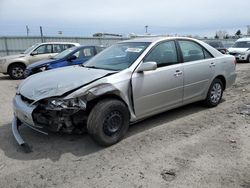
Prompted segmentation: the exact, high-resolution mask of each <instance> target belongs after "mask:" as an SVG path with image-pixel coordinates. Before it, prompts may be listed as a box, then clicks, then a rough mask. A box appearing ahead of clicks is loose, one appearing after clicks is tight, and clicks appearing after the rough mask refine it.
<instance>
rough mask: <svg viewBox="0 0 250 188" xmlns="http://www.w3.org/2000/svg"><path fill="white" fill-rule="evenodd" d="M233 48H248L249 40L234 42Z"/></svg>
mask: <svg viewBox="0 0 250 188" xmlns="http://www.w3.org/2000/svg"><path fill="white" fill-rule="evenodd" d="M233 47H234V48H250V41H241V42H236V43H235V44H234V45H233Z"/></svg>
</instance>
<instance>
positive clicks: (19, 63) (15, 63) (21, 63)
mask: <svg viewBox="0 0 250 188" xmlns="http://www.w3.org/2000/svg"><path fill="white" fill-rule="evenodd" d="M12 65H22V66H24V67H25V68H26V65H25V64H24V63H23V62H14V63H11V64H9V66H8V69H7V72H8V73H9V71H10V67H11V66H12Z"/></svg>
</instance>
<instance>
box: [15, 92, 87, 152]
mask: <svg viewBox="0 0 250 188" xmlns="http://www.w3.org/2000/svg"><path fill="white" fill-rule="evenodd" d="M13 107H14V118H13V121H12V133H13V135H14V137H15V139H16V141H17V142H18V144H19V145H21V146H25V147H24V148H26V149H25V150H27V148H29V147H28V144H27V143H25V141H24V140H23V138H22V137H21V135H20V133H19V127H20V126H21V125H26V126H28V127H29V128H31V129H33V130H35V131H38V132H40V133H43V134H46V135H47V134H48V132H49V131H52V132H65V133H72V132H73V131H74V132H77V133H82V132H83V131H84V130H85V127H86V120H87V116H86V112H85V110H86V101H85V100H84V99H82V98H78V97H76V98H72V99H67V100H64V99H63V98H48V99H42V100H40V101H32V100H30V99H28V98H26V97H24V96H22V95H20V94H17V95H16V96H15V98H14V100H13Z"/></svg>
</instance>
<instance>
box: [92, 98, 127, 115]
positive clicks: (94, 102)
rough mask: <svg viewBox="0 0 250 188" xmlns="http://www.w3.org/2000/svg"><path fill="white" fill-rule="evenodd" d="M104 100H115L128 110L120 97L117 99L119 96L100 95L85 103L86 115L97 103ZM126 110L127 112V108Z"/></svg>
mask: <svg viewBox="0 0 250 188" xmlns="http://www.w3.org/2000/svg"><path fill="white" fill-rule="evenodd" d="M104 99H117V100H119V101H121V102H123V103H124V104H125V105H126V107H127V108H128V105H127V103H126V102H124V100H123V99H122V98H121V97H119V96H117V95H115V94H105V95H101V96H99V97H97V98H95V99H93V100H91V101H88V102H87V113H88V114H89V113H90V111H91V109H92V108H93V107H94V106H95V105H96V104H97V103H98V102H99V101H101V100H104ZM128 110H129V108H128Z"/></svg>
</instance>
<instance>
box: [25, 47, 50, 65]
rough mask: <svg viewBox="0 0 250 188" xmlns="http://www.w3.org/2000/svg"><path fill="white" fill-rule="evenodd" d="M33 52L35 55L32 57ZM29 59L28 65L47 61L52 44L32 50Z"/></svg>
mask: <svg viewBox="0 0 250 188" xmlns="http://www.w3.org/2000/svg"><path fill="white" fill-rule="evenodd" d="M33 52H35V53H36V54H34V55H32V53H33ZM33 52H32V53H31V55H30V57H29V63H30V64H31V63H34V62H36V61H40V60H43V59H49V58H50V55H51V53H52V44H43V45H40V46H39V47H37V48H36V49H35V50H33Z"/></svg>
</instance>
